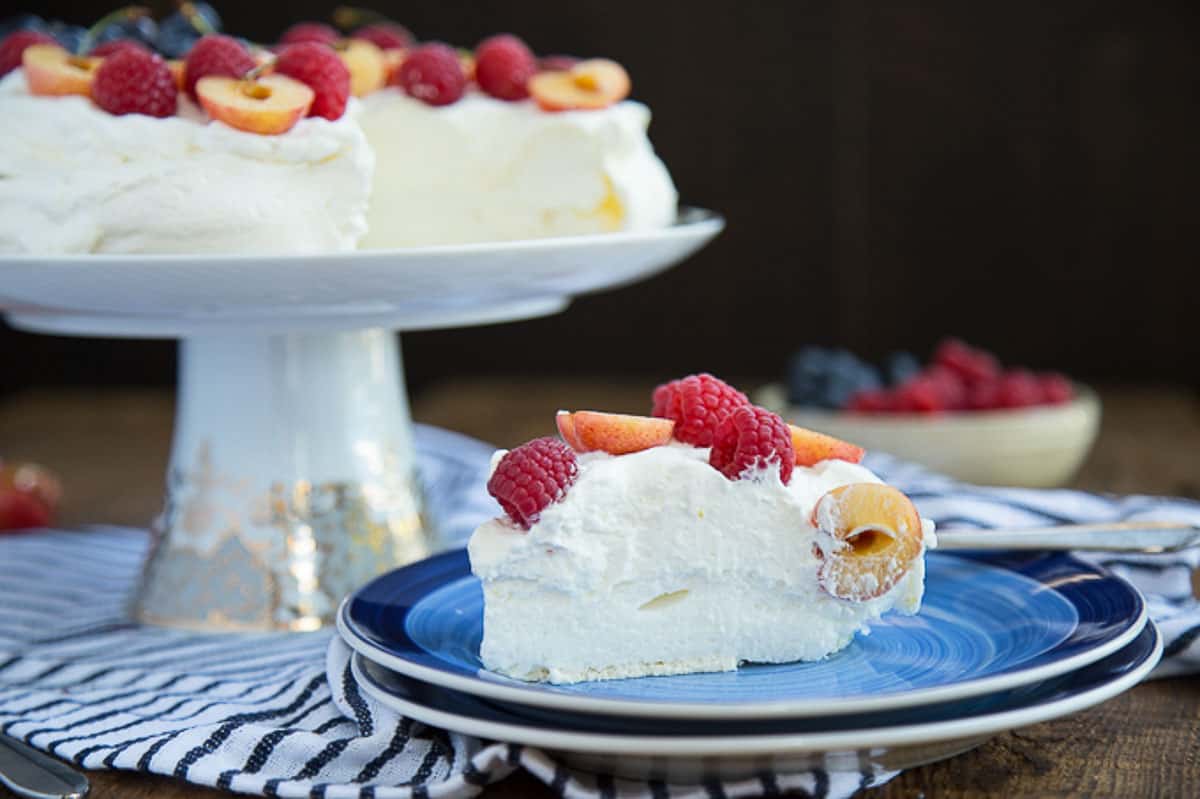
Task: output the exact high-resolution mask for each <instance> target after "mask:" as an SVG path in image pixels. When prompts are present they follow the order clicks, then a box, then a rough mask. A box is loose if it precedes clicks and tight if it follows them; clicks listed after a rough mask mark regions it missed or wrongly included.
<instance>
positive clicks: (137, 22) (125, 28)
mask: <svg viewBox="0 0 1200 799" xmlns="http://www.w3.org/2000/svg"><path fill="white" fill-rule="evenodd" d="M95 36H96V40H95V42H94V43H93V45H92V46H93V47H94V46H95V45H97V44H104V43H105V42H111V41H115V40H117V39H132V40H133V41H135V42H138V43H139V44H144V45H146V46H147V47H149V48H151V49H153V48H154V47H155V45H156V44H157V41H158V23H156V22H155V21H154V20H152V19H151V18H150V17H137V18H135V19H119V20H115V21H113V22H110V23H109V24H107V25H105V26H104V27H103V28H101V29H100V30H98V31H96V32H95Z"/></svg>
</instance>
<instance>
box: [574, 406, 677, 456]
mask: <svg viewBox="0 0 1200 799" xmlns="http://www.w3.org/2000/svg"><path fill="white" fill-rule="evenodd" d="M555 422H556V423H557V425H558V432H559V434H560V435H561V436H562V438H563V441H566V442H567V443H568V444H570V445H571V449H573V450H575V451H576V452H594V451H597V450H599V451H601V452H607V453H608V454H610V455H628V454H629V453H631V452H641V451H642V450H644V449H650V448H651V447H661V446H662V445H663V444H666V443H667V442H668V441H670V440H671V433H672V431H674V429H675V422H673V421H671V420H670V419H656V418H653V417H650V416H629V415H626V414H623V413H599V412H597V411H576V412H575V413H568V412H567V411H559V412H558V416H557V417H556V418H555Z"/></svg>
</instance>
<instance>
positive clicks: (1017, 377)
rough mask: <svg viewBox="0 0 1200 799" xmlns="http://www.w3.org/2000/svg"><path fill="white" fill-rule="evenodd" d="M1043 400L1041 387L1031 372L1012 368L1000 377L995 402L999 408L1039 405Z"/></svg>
mask: <svg viewBox="0 0 1200 799" xmlns="http://www.w3.org/2000/svg"><path fill="white" fill-rule="evenodd" d="M1042 400H1043V395H1042V387H1041V385H1040V384H1039V383H1038V379H1037V378H1036V377H1034V376H1033V373H1032V372H1029V371H1027V370H1025V369H1013V370H1012V371H1009V372H1005V373H1004V376H1003V377H1001V378H1000V387H999V389H998V391H997V397H996V404H997V405H998V406H999V407H1001V408H1028V407H1029V406H1030V405H1040V404H1041V403H1042Z"/></svg>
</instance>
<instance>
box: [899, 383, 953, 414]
mask: <svg viewBox="0 0 1200 799" xmlns="http://www.w3.org/2000/svg"><path fill="white" fill-rule="evenodd" d="M945 409H946V402H945V400H944V399H943V398H942V391H941V389H940V388H939V387H938V384H937V383H936V382H935V381H933V380H931V379H930V378H929V377H926V376H924V375H918V376H917V377H914V378H913V379H912V380H909V381H908V382H907V383H904V384H902V385H899V386H897V387H896V410H898V411H907V412H908V413H937V412H938V411H943V410H945Z"/></svg>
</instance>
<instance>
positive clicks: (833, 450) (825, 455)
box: [788, 424, 867, 466]
mask: <svg viewBox="0 0 1200 799" xmlns="http://www.w3.org/2000/svg"><path fill="white" fill-rule="evenodd" d="M788 428H789V429H790V430H791V431H792V449H794V450H795V451H796V465H797V466H813V465H815V464H818V463H820V462H821V461H831V460H837V461H850V462H851V463H860V462H861V461H862V459H863V455H865V454H866V453H867V451H866V450H865V449H863V448H862V447H860V446H858V445H857V444H851V443H850V442H849V441H842V440H841V439H840V438H834V437H833V436H827V435H825V434H824V433H818V432H817V431H815V430H808V429H805V428H803V427H797V426H796V425H794V424H789V425H788Z"/></svg>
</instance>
